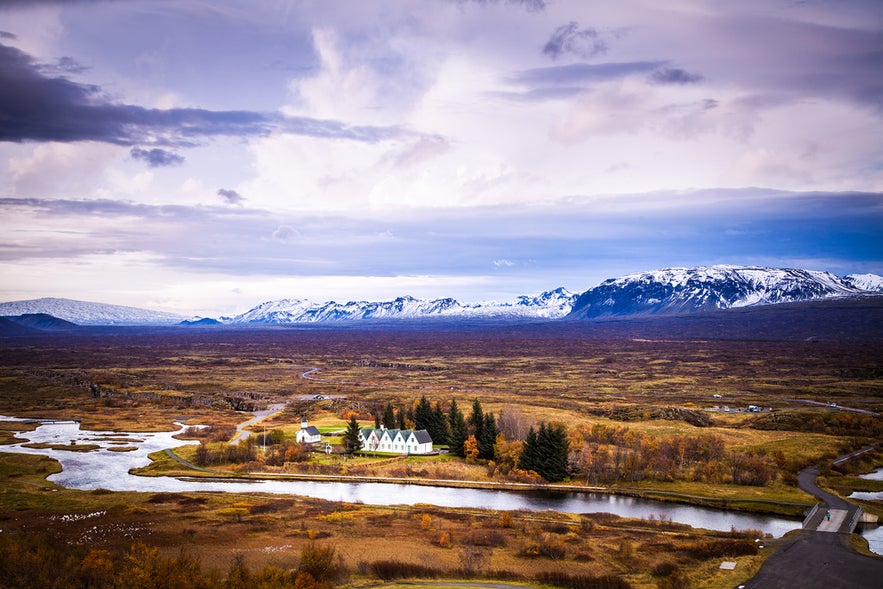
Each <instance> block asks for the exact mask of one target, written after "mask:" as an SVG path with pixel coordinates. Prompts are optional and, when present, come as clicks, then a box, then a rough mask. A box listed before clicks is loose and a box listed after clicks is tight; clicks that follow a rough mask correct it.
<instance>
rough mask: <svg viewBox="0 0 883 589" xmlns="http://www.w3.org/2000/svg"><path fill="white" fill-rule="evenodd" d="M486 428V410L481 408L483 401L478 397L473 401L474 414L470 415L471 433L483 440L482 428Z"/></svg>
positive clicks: (477, 438)
mask: <svg viewBox="0 0 883 589" xmlns="http://www.w3.org/2000/svg"><path fill="white" fill-rule="evenodd" d="M482 429H484V412H483V411H482V410H481V402H480V401H479V400H478V399H476V400H475V401H473V402H472V415H470V416H469V433H470V434H472V435H473V436H475V439H476V440H481V430H482Z"/></svg>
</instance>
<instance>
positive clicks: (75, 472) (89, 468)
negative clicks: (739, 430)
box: [0, 416, 800, 537]
mask: <svg viewBox="0 0 883 589" xmlns="http://www.w3.org/2000/svg"><path fill="white" fill-rule="evenodd" d="M0 420H6V421H14V419H12V418H5V417H2V416H0ZM176 433H177V432H160V433H143V434H142V433H125V432H95V431H84V430H81V429H80V427H79V424H78V423H76V422H51V423H49V422H46V423H41V425H39V426H38V427H37V429H36V430H34V431H32V432H22V433H20V434H18V438H20V439H25V438H26V439H27V442H22V443H17V444H13V445H9V446H0V452H16V453H24V454H40V455H45V456H50V457H51V458H54V459H56V460H58V461H59V462H60V463H61V465H62V469H63V470H62V472H60V473H57V474H54V475H51V476H50V477H49V480H51V481H52V482H54V483H56V484H58V485H61V486H63V487H67V488H72V489H82V490H94V489H98V488H102V489H108V490H111V491H144V492H160V491H168V492H194V491H228V492H237V493H250V492H254V493H277V494H287V495H304V496H308V497H316V498H320V499H327V500H331V501H346V502H362V503H366V504H373V505H414V504H416V503H427V504H432V505H438V506H441V507H471V508H481V509H499V510H518V509H528V510H532V511H541V510H546V509H550V510H555V511H561V512H568V513H603V512H606V513H613V514H615V515H619V516H621V517H633V518H645V519H649V518H659V517H660V516H662V517H664V518H665V519H670V520H671V521H674V522H680V523H685V524H688V525H691V526H694V527H699V528H706V529H711V530H723V531H729V530H730V529H732V528H735V529H738V530H742V529H747V528H751V529H759V530H762V531H763V532H765V533H768V534H771V535H773V536H775V537H779V536H782V535H783V534H785V533H786V532H788V531H789V530H793V529H796V528H799V527H800V522H799V521H797V520H791V519H785V518H780V517H769V516H763V515H754V514H747V513H737V512H728V511H724V510H718V509H709V508H702V507H694V506H689V505H679V504H675V503H666V502H661V501H651V500H647V499H639V498H635V497H626V496H621V495H607V494H597V493H574V492H520V491H489V490H479V489H452V488H446V487H425V486H419V485H407V484H382V483H336V482H311V481H276V480H267V481H206V480H201V479H179V478H173V477H140V476H134V475H131V474H129V470H130V469H132V468H139V467H142V466H146V465H147V464H149V463H150V459H149V458H148V457H147V455H148V454H150V453H151V452H156V451H158V450H163V449H166V448H173V447H177V446H182V445H186V444H192V443H195V442H186V441H181V440H176V439H174V438H173V437H172V436H174V435H175V434H176ZM72 442H73V443H74V444H75V445H84V444H93V445H97V446H98V447H99V448H98V449H97V450H93V451H91V452H71V451H67V450H52V449H37V448H28V447H26V446H25V444H29V443H49V444H56V445H57V444H62V445H65V446H67V445H70V444H71V443H72ZM113 447H125V448H135V449H134V450H132V451H129V452H113V451H111V450H109V448H113Z"/></svg>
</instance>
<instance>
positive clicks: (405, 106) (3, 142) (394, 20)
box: [0, 0, 883, 316]
mask: <svg viewBox="0 0 883 589" xmlns="http://www.w3.org/2000/svg"><path fill="white" fill-rule="evenodd" d="M711 264H736V265H768V266H776V267H799V268H807V269H812V270H827V271H831V272H833V273H835V274H838V275H845V274H849V273H867V272H870V273H876V274H883V2H879V0H804V1H798V0H744V1H740V2H732V1H730V0H720V1H718V0H705V1H699V0H671V1H666V2H657V1H654V0H618V1H616V2H613V1H603V0H594V1H582V0H579V1H577V0H574V1H563V0H559V1H554V0H483V1H469V0H421V1H417V0H397V1H394V2H390V1H388V0H350V1H335V0H317V1H307V0H304V1H289V0H267V1H262V2H252V1H247V0H240V1H237V0H219V1H211V2H209V1H206V0H152V1H147V0H132V1H129V0H103V1H102V0H93V1H88V0H79V1H77V0H68V1H62V0H54V1H53V0H0V301H12V300H23V299H32V298H40V297H66V298H72V299H79V300H88V301H99V302H105V303H113V304H122V305H130V306H138V307H146V308H151V309H157V310H164V311H172V312H177V313H181V314H185V315H204V316H217V315H220V314H230V313H236V312H242V311H245V310H247V309H249V308H251V307H253V306H255V305H257V304H259V303H261V302H263V301H268V300H277V299H282V298H293V299H310V300H314V301H317V302H321V301H330V300H335V301H338V302H345V301H350V300H375V301H376V300H388V299H391V298H394V297H397V296H403V295H411V296H415V297H418V298H435V297H448V296H450V297H454V298H457V299H458V300H460V301H463V302H479V301H486V300H499V301H504V300H511V299H513V298H514V297H516V296H517V295H522V294H530V295H533V294H538V293H540V292H542V291H545V290H551V289H554V288H557V287H562V286H563V287H565V288H567V289H569V290H571V291H573V292H583V291H585V290H587V289H589V288H591V287H592V286H594V285H596V284H598V283H599V282H601V281H603V280H605V279H607V278H612V277H617V276H621V275H624V274H629V273H635V272H641V271H646V270H652V269H658V268H667V267H685V266H686V267H691V266H700V265H711Z"/></svg>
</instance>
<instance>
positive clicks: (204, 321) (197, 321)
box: [178, 317, 221, 327]
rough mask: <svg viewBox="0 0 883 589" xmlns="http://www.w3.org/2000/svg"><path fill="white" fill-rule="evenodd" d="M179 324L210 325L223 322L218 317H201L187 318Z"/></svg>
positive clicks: (192, 325) (189, 325) (188, 325)
mask: <svg viewBox="0 0 883 589" xmlns="http://www.w3.org/2000/svg"><path fill="white" fill-rule="evenodd" d="M178 325H183V326H185V327H206V326H210V325H221V322H220V321H218V320H217V319H212V318H211V317H202V318H201V319H185V320H184V321H182V322H180V323H179V324H178Z"/></svg>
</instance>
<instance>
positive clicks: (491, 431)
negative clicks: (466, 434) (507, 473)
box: [476, 413, 499, 460]
mask: <svg viewBox="0 0 883 589" xmlns="http://www.w3.org/2000/svg"><path fill="white" fill-rule="evenodd" d="M498 433H499V431H497V421H496V420H495V419H494V414H493V413H487V414H485V416H484V421H483V423H482V427H481V432H480V434H479V435H477V436H476V439H477V440H478V458H479V459H481V460H493V459H494V444H495V443H496V442H497V434H498ZM479 436H480V437H479Z"/></svg>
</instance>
